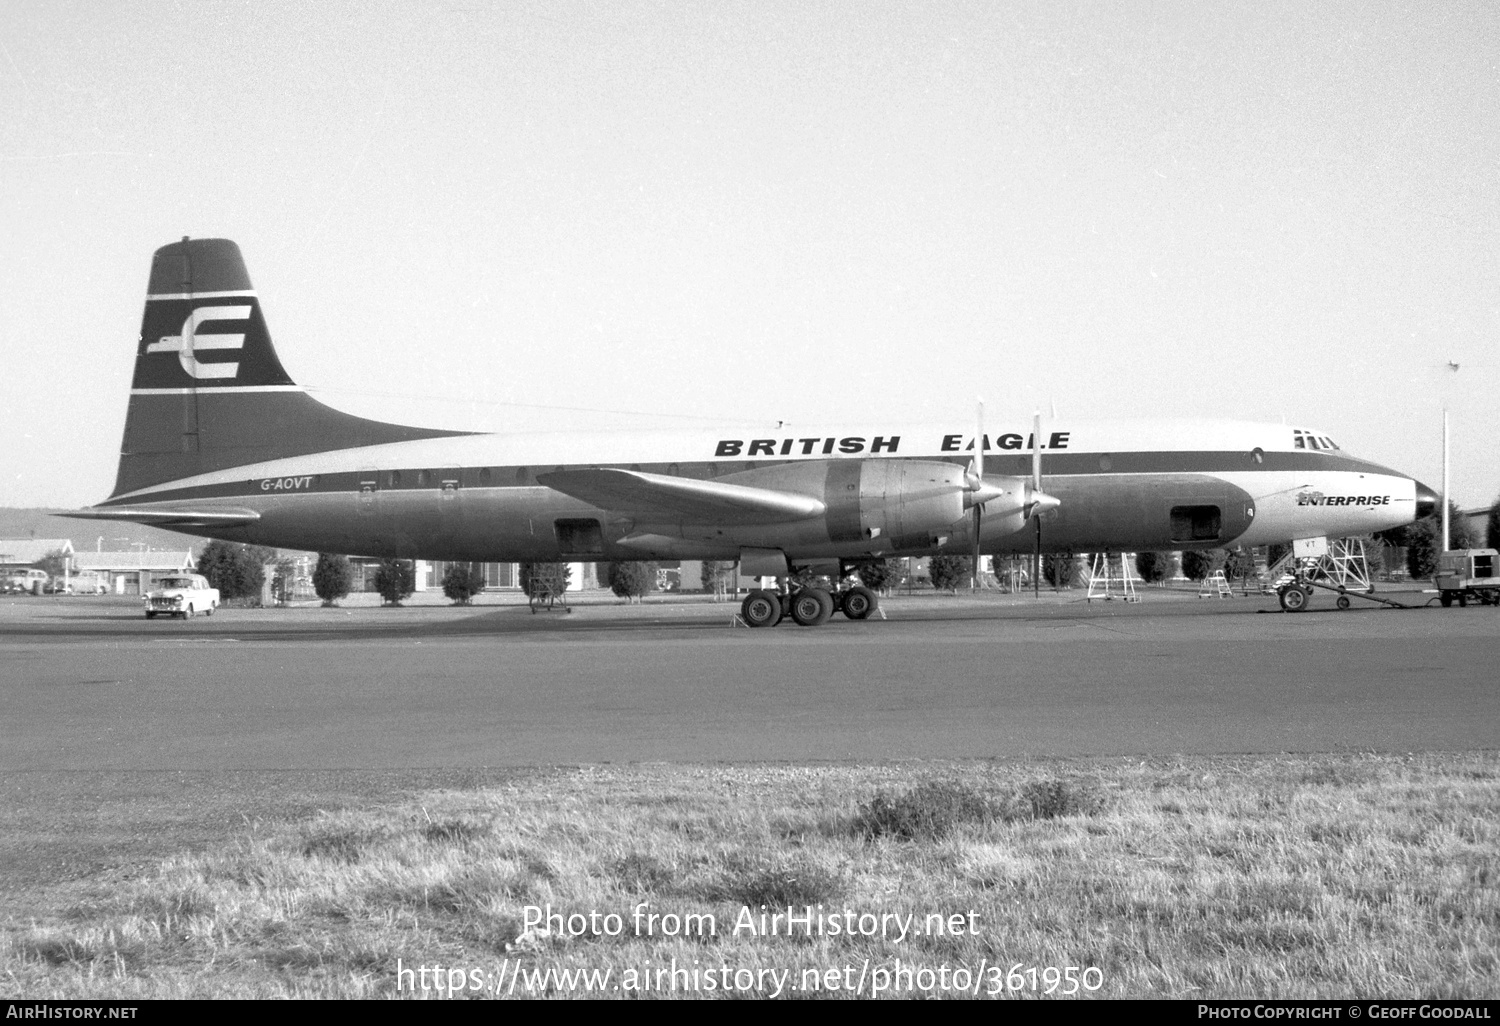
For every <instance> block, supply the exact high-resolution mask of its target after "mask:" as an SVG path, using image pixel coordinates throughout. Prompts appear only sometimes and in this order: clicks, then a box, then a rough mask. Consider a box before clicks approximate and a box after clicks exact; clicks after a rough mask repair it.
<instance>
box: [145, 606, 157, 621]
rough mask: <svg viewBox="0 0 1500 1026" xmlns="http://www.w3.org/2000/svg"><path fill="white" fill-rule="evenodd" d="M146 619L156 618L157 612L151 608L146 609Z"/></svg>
mask: <svg viewBox="0 0 1500 1026" xmlns="http://www.w3.org/2000/svg"><path fill="white" fill-rule="evenodd" d="M146 619H148V620H155V619H156V614H155V613H154V612H152V611H151V610H149V609H148V610H146Z"/></svg>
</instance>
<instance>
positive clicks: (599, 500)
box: [536, 469, 825, 524]
mask: <svg viewBox="0 0 1500 1026" xmlns="http://www.w3.org/2000/svg"><path fill="white" fill-rule="evenodd" d="M536 480H537V483H538V484H541V485H546V486H547V487H548V488H553V489H556V490H557V491H559V492H562V493H563V494H564V495H571V496H573V498H575V499H582V500H583V501H584V502H587V503H589V504H590V505H592V506H598V507H599V508H600V509H606V510H609V511H610V512H612V513H624V514H629V515H632V516H636V517H644V518H650V517H663V518H667V519H671V520H686V521H689V522H694V523H697V522H712V523H731V524H774V523H781V522H784V521H789V520H804V519H806V518H808V517H815V516H818V515H819V514H821V513H822V512H823V511H824V508H825V507H824V505H823V503H822V501H821V500H819V499H814V498H812V497H811V496H807V495H798V494H796V493H794V492H779V491H774V490H772V489H770V488H752V487H749V486H747V485H736V484H725V483H724V482H722V481H698V480H693V479H690V478H684V477H669V476H667V475H665V474H647V473H644V472H642V471H639V470H606V469H598V470H559V471H556V472H555V473H551V474H538V475H537V478H536Z"/></svg>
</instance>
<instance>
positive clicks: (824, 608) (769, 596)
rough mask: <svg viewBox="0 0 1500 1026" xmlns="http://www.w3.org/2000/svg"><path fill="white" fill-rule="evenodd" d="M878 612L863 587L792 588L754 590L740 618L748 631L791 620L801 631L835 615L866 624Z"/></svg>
mask: <svg viewBox="0 0 1500 1026" xmlns="http://www.w3.org/2000/svg"><path fill="white" fill-rule="evenodd" d="M879 608H880V600H879V599H877V598H876V597H875V593H874V592H873V591H871V590H870V589H869V588H866V587H865V586H864V585H862V584H857V585H854V586H853V587H851V588H841V589H838V590H836V591H828V590H827V589H825V588H818V587H794V588H792V589H789V590H787V591H785V592H777V591H770V590H767V589H765V588H756V589H755V590H754V591H752V592H751V593H750V594H749V595H747V596H745V601H744V603H742V604H741V606H740V616H741V617H743V618H744V621H745V623H746V624H748V625H749V626H751V627H774V626H776V625H777V624H778V623H780V622H781V621H782V620H783V619H785V618H786V617H788V616H790V617H791V618H792V619H793V620H795V621H796V622H797V623H799V624H801V625H802V626H803V627H818V626H821V625H822V624H825V623H827V622H828V620H829V618H830V617H832V616H833V614H834V613H843V614H844V615H845V616H846V617H848V618H849V619H851V620H867V619H869V618H870V616H871V615H872V614H873V613H874V612H875V611H876V610H877V609H879Z"/></svg>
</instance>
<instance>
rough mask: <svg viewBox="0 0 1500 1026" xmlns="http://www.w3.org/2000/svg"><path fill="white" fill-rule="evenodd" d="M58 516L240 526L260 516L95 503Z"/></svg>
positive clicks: (173, 524)
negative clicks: (92, 505)
mask: <svg viewBox="0 0 1500 1026" xmlns="http://www.w3.org/2000/svg"><path fill="white" fill-rule="evenodd" d="M56 515H57V516H60V517H73V518H74V519H75V520H128V521H130V522H131V523H133V524H147V525H149V526H151V527H237V526H238V525H240V524H248V523H250V522H252V521H255V520H259V519H260V514H259V513H256V512H255V511H254V510H248V509H213V510H206V509H127V508H125V507H121V506H95V507H93V508H92V509H79V510H74V511H73V512H71V513H58V514H56Z"/></svg>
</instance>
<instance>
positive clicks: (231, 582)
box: [198, 541, 275, 602]
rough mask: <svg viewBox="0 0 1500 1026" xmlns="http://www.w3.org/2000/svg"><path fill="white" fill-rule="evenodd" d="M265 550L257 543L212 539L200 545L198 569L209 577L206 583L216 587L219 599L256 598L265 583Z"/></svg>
mask: <svg viewBox="0 0 1500 1026" xmlns="http://www.w3.org/2000/svg"><path fill="white" fill-rule="evenodd" d="M268 552H270V553H274V552H275V550H274V549H266V548H263V547H262V546H259V545H254V546H252V545H236V544H234V543H232V542H226V541H211V542H209V543H208V544H207V545H205V546H203V551H202V552H201V553H200V554H199V556H198V572H199V573H200V574H202V575H203V576H204V577H206V578H208V583H209V584H210V585H212V586H213V587H215V588H218V589H219V600H220V601H221V602H228V601H230V600H231V599H247V600H251V601H254V600H258V599H259V598H260V589H261V586H262V585H263V584H265V583H266V562H267V561H266V559H265V554H266V553H268Z"/></svg>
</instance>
